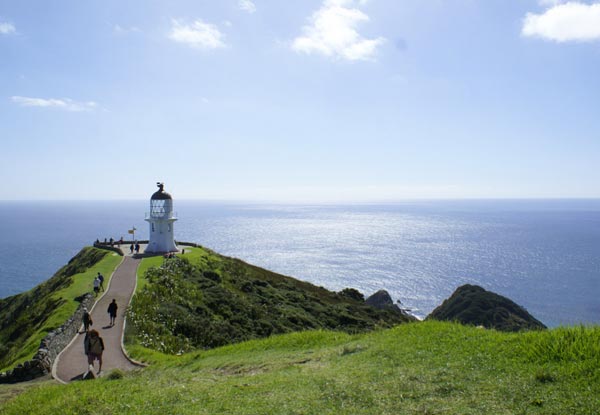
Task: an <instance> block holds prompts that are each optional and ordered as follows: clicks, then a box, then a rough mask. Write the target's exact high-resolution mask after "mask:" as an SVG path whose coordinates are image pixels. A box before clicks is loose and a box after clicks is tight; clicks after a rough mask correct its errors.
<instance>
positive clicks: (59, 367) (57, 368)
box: [52, 247, 145, 382]
mask: <svg viewBox="0 0 600 415" xmlns="http://www.w3.org/2000/svg"><path fill="white" fill-rule="evenodd" d="M123 248H124V249H123V251H126V252H127V253H126V255H125V256H124V259H123V262H122V263H121V264H120V265H119V266H118V267H117V269H116V270H115V272H114V274H113V275H112V278H111V279H110V282H109V284H108V287H106V292H105V293H102V292H101V293H100V294H101V296H100V297H99V299H98V300H97V301H96V304H95V305H94V307H93V309H92V311H91V315H92V321H93V323H94V324H93V325H92V327H91V328H93V329H96V330H97V331H98V333H100V337H102V338H103V339H104V347H105V349H104V354H103V356H102V360H103V364H102V372H103V373H107V372H109V371H110V370H112V369H116V368H118V369H121V370H132V369H136V368H139V367H140V366H138V365H136V364H134V363H133V362H131V361H130V360H129V359H128V358H127V356H125V354H124V352H123V349H122V346H121V344H122V339H123V323H124V315H125V310H126V308H127V306H128V304H129V301H130V299H131V296H132V295H133V292H134V290H135V284H136V271H137V268H138V265H139V264H140V261H141V258H136V257H133V256H131V255H130V254H129V249H128V248H127V249H125V247H123ZM144 248H145V247H144ZM141 252H143V250H142V251H141ZM90 284H91V281H90ZM113 299H115V300H116V301H117V305H118V307H119V308H118V311H117V318H116V319H115V325H114V326H112V327H111V326H110V317H109V315H108V312H107V311H106V310H107V308H108V305H109V304H110V303H111V302H112V300H113ZM84 338H85V334H78V335H76V336H75V338H74V339H73V341H72V342H71V343H70V344H69V345H68V346H67V347H66V348H65V349H64V350H63V351H62V352H61V353H60V354H59V355H58V357H57V359H56V361H55V362H54V368H53V371H52V374H53V376H54V377H55V378H57V379H58V380H59V381H62V382H70V381H72V380H77V379H82V377H83V375H84V374H85V372H87V368H88V364H87V356H86V355H85V354H84V351H83V341H84ZM97 371H98V362H97V361H96V362H94V374H95V373H96V372H97Z"/></svg>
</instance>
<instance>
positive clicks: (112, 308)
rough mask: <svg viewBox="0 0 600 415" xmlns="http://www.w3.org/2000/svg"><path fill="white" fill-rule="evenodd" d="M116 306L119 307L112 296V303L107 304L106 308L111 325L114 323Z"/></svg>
mask: <svg viewBox="0 0 600 415" xmlns="http://www.w3.org/2000/svg"><path fill="white" fill-rule="evenodd" d="M117 308H119V306H117V301H116V300H115V299H114V298H113V300H112V303H110V304H109V305H108V310H106V311H107V312H108V315H109V316H110V325H111V326H114V325H115V318H116V317H117Z"/></svg>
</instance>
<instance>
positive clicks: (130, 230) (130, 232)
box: [127, 226, 137, 243]
mask: <svg viewBox="0 0 600 415" xmlns="http://www.w3.org/2000/svg"><path fill="white" fill-rule="evenodd" d="M136 230H137V229H136V228H135V226H132V227H131V229H129V230H128V231H127V233H129V234H131V235H133V236H132V242H134V243H135V231H136Z"/></svg>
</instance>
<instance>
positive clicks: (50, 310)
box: [0, 247, 120, 368]
mask: <svg viewBox="0 0 600 415" xmlns="http://www.w3.org/2000/svg"><path fill="white" fill-rule="evenodd" d="M115 255H116V254H115ZM119 261H120V257H118V256H114V255H112V254H111V253H109V252H108V251H105V250H101V249H96V248H91V247H88V248H84V249H82V250H81V251H80V252H79V253H78V254H77V255H76V256H75V257H73V258H72V259H71V260H70V261H69V263H68V264H67V265H65V266H64V267H62V268H61V269H60V270H58V271H57V272H56V273H55V274H54V276H53V277H52V278H50V279H48V280H47V281H45V282H43V283H42V284H40V285H38V286H37V287H35V288H33V289H31V290H29V291H27V292H24V293H22V294H18V295H14V296H12V297H8V298H4V299H0V368H8V367H11V366H13V365H14V364H16V363H19V362H21V361H23V360H28V359H30V358H31V357H32V356H33V354H34V353H35V352H36V350H37V348H38V347H39V344H40V341H41V340H42V338H43V337H44V336H45V335H46V334H48V332H50V331H52V330H53V329H55V328H57V327H59V326H60V325H61V324H63V323H64V322H65V321H66V320H67V319H68V318H69V317H70V316H71V315H72V314H73V312H74V311H75V309H76V308H77V306H78V304H79V303H78V301H77V299H78V298H80V297H81V296H82V295H83V294H85V293H86V292H89V291H90V290H91V284H92V280H93V278H94V276H95V273H96V272H97V271H100V272H103V273H104V274H105V275H110V273H111V272H112V270H113V269H114V268H115V267H116V265H117V264H118V262H119Z"/></svg>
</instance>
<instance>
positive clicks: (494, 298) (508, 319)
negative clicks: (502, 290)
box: [427, 284, 546, 331]
mask: <svg viewBox="0 0 600 415" xmlns="http://www.w3.org/2000/svg"><path fill="white" fill-rule="evenodd" d="M427 319H433V320H444V321H457V322H459V323H462V324H468V325H473V326H483V327H485V328H493V329H497V330H501V331H520V330H535V329H545V328H546V326H545V325H544V324H542V323H541V322H540V321H539V320H537V319H536V318H535V317H533V316H532V315H531V314H529V313H528V312H527V310H525V309H524V308H523V307H521V306H520V305H518V304H516V303H514V302H513V301H512V300H510V299H508V298H506V297H503V296H501V295H499V294H496V293H493V292H491V291H486V290H485V289H483V288H481V287H479V286H477V285H469V284H467V285H463V286H461V287H458V288H457V289H456V291H455V292H454V293H453V294H452V295H451V296H450V298H448V299H446V300H444V302H443V303H442V304H441V305H440V306H439V307H437V308H436V309H435V310H433V311H432V312H431V314H429V316H427Z"/></svg>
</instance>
